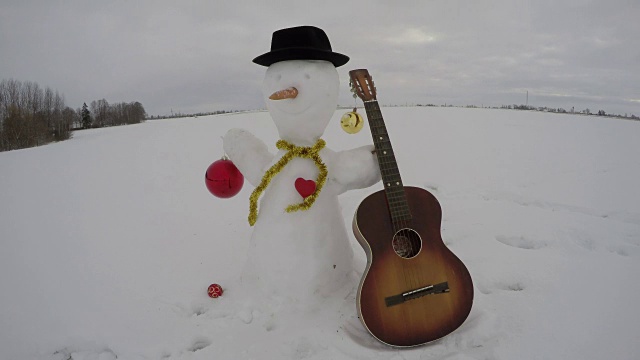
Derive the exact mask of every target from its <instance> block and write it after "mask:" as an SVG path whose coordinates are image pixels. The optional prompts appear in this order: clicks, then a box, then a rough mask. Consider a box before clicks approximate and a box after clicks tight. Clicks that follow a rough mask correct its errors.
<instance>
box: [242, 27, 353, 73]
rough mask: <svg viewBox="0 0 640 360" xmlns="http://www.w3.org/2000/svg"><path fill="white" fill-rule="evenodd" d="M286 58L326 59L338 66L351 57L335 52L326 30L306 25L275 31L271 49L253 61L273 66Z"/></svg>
mask: <svg viewBox="0 0 640 360" xmlns="http://www.w3.org/2000/svg"><path fill="white" fill-rule="evenodd" d="M286 60H326V61H329V62H331V63H332V64H333V65H334V66H335V67H338V66H342V65H344V64H346V63H347V61H349V57H348V56H346V55H343V54H340V53H337V52H333V50H332V49H331V43H330V42H329V37H328V36H327V34H326V33H325V32H324V30H322V29H320V28H317V27H315V26H309V25H305V26H297V27H291V28H286V29H280V30H276V31H274V32H273V35H272V36H271V51H269V52H268V53H265V54H262V55H260V56H258V57H256V58H255V59H253V62H254V63H256V64H258V65H262V66H271V64H273V63H276V62H280V61H286Z"/></svg>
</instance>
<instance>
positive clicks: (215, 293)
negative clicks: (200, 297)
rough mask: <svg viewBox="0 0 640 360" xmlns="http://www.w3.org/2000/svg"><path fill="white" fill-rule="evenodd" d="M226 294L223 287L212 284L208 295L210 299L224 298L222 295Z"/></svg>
mask: <svg viewBox="0 0 640 360" xmlns="http://www.w3.org/2000/svg"><path fill="white" fill-rule="evenodd" d="M223 292H224V290H222V286H220V285H218V284H211V285H209V289H208V290H207V293H208V294H209V297H210V298H214V299H215V298H217V297H219V296H222V293H223Z"/></svg>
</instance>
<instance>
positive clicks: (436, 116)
mask: <svg viewBox="0 0 640 360" xmlns="http://www.w3.org/2000/svg"><path fill="white" fill-rule="evenodd" d="M383 114H384V116H385V119H386V121H387V127H388V129H389V133H390V135H391V138H392V142H393V144H394V148H395V150H396V153H397V157H398V162H399V165H400V170H401V171H402V174H403V180H404V183H405V185H413V186H420V187H424V188H427V189H429V190H430V191H432V192H433V193H434V194H435V195H436V197H438V199H439V200H440V202H441V204H442V207H443V212H444V218H443V224H442V234H443V238H444V239H445V242H446V243H447V245H448V246H449V247H450V249H451V250H452V251H454V252H455V253H456V254H457V255H458V256H459V257H460V258H461V259H462V260H463V262H464V263H465V264H466V265H467V267H468V268H469V271H470V272H471V275H472V277H473V280H474V285H475V290H476V297H475V301H474V307H473V309H472V312H471V314H470V316H469V318H468V319H467V321H466V322H465V324H463V326H462V327H461V328H459V329H458V330H456V331H455V332H454V333H452V334H451V335H449V336H448V337H445V338H444V339H442V340H440V341H437V342H435V343H432V344H429V345H427V346H422V347H419V348H415V349H410V350H396V349H391V348H387V347H384V346H382V345H380V344H379V343H377V342H376V341H375V340H374V339H373V338H372V337H370V336H369V335H368V333H366V331H365V330H364V329H363V327H362V326H361V325H360V322H359V320H358V319H357V317H356V306H355V300H354V298H355V293H356V289H357V284H358V281H359V278H360V273H361V272H362V270H363V269H364V266H365V256H364V252H363V251H362V249H361V248H360V246H359V245H358V244H357V242H356V241H355V239H354V238H353V236H352V237H351V240H352V245H353V247H354V251H355V253H356V258H355V263H356V264H355V268H356V269H358V272H357V273H354V274H353V276H352V281H351V284H350V286H348V287H346V288H343V289H341V290H340V291H338V292H336V294H335V296H334V297H333V298H330V299H328V300H327V301H326V306H324V307H323V308H321V309H316V310H315V311H301V310H299V308H297V307H296V306H295V304H285V305H291V311H290V312H285V313H280V314H279V315H277V316H273V315H271V314H270V313H269V312H268V311H266V312H265V311H264V310H259V309H257V308H256V309H252V308H248V307H246V306H240V305H239V304H242V303H243V299H242V295H241V294H240V293H239V292H237V291H234V290H235V289H237V287H236V281H237V277H238V275H239V272H240V269H241V268H242V266H243V261H244V258H245V253H246V248H247V243H248V240H249V237H250V234H251V228H250V227H249V226H248V224H247V221H246V218H247V215H248V205H249V202H248V197H249V194H250V192H251V191H252V188H251V186H250V185H249V184H247V183H245V187H244V188H243V190H242V192H241V193H240V194H239V195H237V196H236V197H234V198H232V199H229V200H221V199H217V198H214V197H213V196H211V195H210V194H209V193H208V192H207V190H206V188H205V186H204V171H205V169H206V168H207V166H208V165H209V164H210V163H211V162H213V161H215V160H217V159H218V158H219V157H220V156H221V155H222V141H221V138H220V137H221V136H222V135H224V134H225V132H226V131H227V129H229V128H232V127H243V128H247V129H251V130H252V131H253V132H254V133H255V134H257V135H258V136H259V137H260V138H261V139H263V140H264V141H265V142H266V143H267V144H269V146H270V147H271V148H270V150H271V151H272V152H275V145H274V143H275V141H276V140H277V139H276V136H277V133H276V130H275V126H274V125H273V124H272V122H271V120H270V118H269V114H268V113H266V112H259V113H246V114H235V115H225V116H210V117H200V118H190V119H176V120H164V121H149V122H147V123H144V124H139V125H131V126H126V127H118V128H108V129H98V130H89V131H78V132H76V133H75V134H74V138H73V139H71V140H69V141H65V142H62V143H57V144H52V145H48V146H44V147H40V148H35V149H26V150H19V151H12V152H7V153H0V245H1V247H2V248H1V250H0V359H12V360H15V359H52V360H53V359H55V360H68V359H73V360H81V359H87V360H88V359H99V360H112V359H116V358H117V359H638V358H640V342H638V336H640V310H639V309H638V307H637V305H638V303H639V302H640V281H638V279H637V278H638V276H639V275H640V201H639V200H640V195H638V194H639V191H638V189H637V185H638V184H640V157H639V156H638V154H640V141H639V140H640V123H639V122H632V121H624V120H614V119H608V118H598V117H585V116H572V115H554V114H546V113H538V112H520V111H505V110H488V109H459V108H426V107H424V108H384V109H383ZM340 115H341V112H336V114H335V116H334V119H333V120H332V123H331V124H330V125H329V128H328V129H327V132H326V133H325V136H324V139H325V140H326V141H327V143H328V146H330V147H331V148H333V149H334V150H342V149H349V148H353V147H356V146H360V145H364V144H368V143H370V142H371V140H370V135H369V131H368V128H365V130H363V131H362V132H361V133H360V134H358V135H347V134H345V133H343V132H342V131H341V130H340V129H339V117H340ZM380 188H381V187H380V185H379V184H378V185H376V186H374V187H372V188H369V189H364V190H359V191H351V192H348V193H346V194H344V195H342V197H341V198H340V200H341V203H342V207H343V216H344V219H345V222H346V223H347V224H350V222H351V218H352V216H353V212H354V210H355V208H356V206H357V205H358V203H359V202H360V201H361V200H362V199H363V198H364V197H365V196H366V195H368V194H370V193H371V192H373V191H375V190H378V189H380ZM283 261H286V259H283ZM214 282H216V283H220V284H221V285H222V286H223V287H224V288H225V290H226V292H225V295H224V296H223V297H222V298H219V299H216V300H213V299H210V298H208V297H207V294H206V289H207V286H208V285H209V284H211V283H214Z"/></svg>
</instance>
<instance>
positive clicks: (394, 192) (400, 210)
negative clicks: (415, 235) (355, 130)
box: [364, 100, 411, 223]
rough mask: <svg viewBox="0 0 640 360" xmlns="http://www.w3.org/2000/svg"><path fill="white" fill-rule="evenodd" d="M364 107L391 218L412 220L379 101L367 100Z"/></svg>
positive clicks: (396, 221)
mask: <svg viewBox="0 0 640 360" xmlns="http://www.w3.org/2000/svg"><path fill="white" fill-rule="evenodd" d="M364 108H365V110H366V111H367V119H368V120H369V127H370V128H371V135H372V136H373V144H374V146H375V148H376V155H377V157H378V164H379V166H380V173H381V175H382V182H383V184H384V190H385V194H386V195H387V202H388V204H389V212H390V213H391V219H392V221H393V222H394V223H398V222H400V221H406V220H411V212H410V211H409V205H408V203H407V196H406V194H405V192H404V186H403V185H402V178H401V177H400V170H399V169H398V163H397V162H396V157H395V155H394V153H393V148H392V147H391V140H390V139H389V134H388V133H387V127H386V126H385V124H384V119H383V118H382V112H381V111H380V106H379V105H378V101H377V100H371V101H365V102H364Z"/></svg>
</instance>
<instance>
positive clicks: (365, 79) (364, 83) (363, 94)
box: [349, 69, 376, 101]
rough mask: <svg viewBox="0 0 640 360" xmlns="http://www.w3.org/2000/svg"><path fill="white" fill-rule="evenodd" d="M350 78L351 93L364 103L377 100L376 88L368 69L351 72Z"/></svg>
mask: <svg viewBox="0 0 640 360" xmlns="http://www.w3.org/2000/svg"><path fill="white" fill-rule="evenodd" d="M349 78H350V82H349V83H350V85H351V91H353V92H354V94H355V95H357V96H358V97H359V98H360V99H361V100H362V101H371V100H376V87H375V85H374V84H373V79H372V78H371V75H369V71H367V69H357V70H351V71H349ZM355 95H354V96H355Z"/></svg>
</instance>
